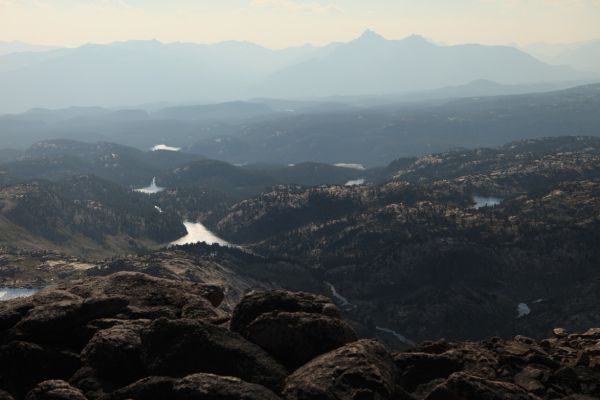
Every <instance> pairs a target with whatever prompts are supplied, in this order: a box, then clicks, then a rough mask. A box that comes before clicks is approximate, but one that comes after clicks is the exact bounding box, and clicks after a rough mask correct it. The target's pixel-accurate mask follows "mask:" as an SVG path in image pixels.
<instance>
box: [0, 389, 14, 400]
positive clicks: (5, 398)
mask: <svg viewBox="0 0 600 400" xmlns="http://www.w3.org/2000/svg"><path fill="white" fill-rule="evenodd" d="M0 400H15V399H14V397H12V396H11V395H10V393H8V392H5V391H4V390H2V389H0Z"/></svg>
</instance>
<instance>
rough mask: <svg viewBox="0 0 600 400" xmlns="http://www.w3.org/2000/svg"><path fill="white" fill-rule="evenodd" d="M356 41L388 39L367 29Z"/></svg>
mask: <svg viewBox="0 0 600 400" xmlns="http://www.w3.org/2000/svg"><path fill="white" fill-rule="evenodd" d="M356 40H360V41H385V40H386V39H385V38H384V37H383V36H381V35H380V34H379V33H377V32H375V31H372V30H370V29H367V30H366V31H364V32H363V34H362V35H360V37H359V38H358V39H356Z"/></svg>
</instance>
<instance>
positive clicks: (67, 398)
mask: <svg viewBox="0 0 600 400" xmlns="http://www.w3.org/2000/svg"><path fill="white" fill-rule="evenodd" d="M25 400H87V399H86V397H85V396H84V395H83V393H81V391H80V390H79V389H77V388H74V387H73V386H71V385H69V384H68V383H67V382H65V381H60V380H52V381H44V382H41V383H39V384H38V385H37V386H36V387H34V388H33V389H32V390H31V391H30V392H29V393H27V396H26V397H25Z"/></svg>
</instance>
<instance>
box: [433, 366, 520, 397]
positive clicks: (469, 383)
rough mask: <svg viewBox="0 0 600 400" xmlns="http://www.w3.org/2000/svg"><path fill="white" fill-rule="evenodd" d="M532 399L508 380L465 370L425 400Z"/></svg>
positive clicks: (440, 386) (453, 375)
mask: <svg viewBox="0 0 600 400" xmlns="http://www.w3.org/2000/svg"><path fill="white" fill-rule="evenodd" d="M472 399H477V400H506V399H511V400H531V397H529V395H528V394H527V392H526V391H525V390H523V389H521V388H520V387H519V386H517V385H514V384H512V383H508V382H499V381H492V380H489V379H484V378H479V377H476V376H473V375H469V374H466V373H464V372H457V373H455V374H452V375H451V376H450V377H449V378H448V379H447V380H446V381H445V382H444V383H442V384H440V385H439V386H437V387H436V388H435V389H434V390H433V391H432V392H431V393H430V394H429V395H428V396H427V397H426V398H425V400H472Z"/></svg>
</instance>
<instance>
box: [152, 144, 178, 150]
mask: <svg viewBox="0 0 600 400" xmlns="http://www.w3.org/2000/svg"><path fill="white" fill-rule="evenodd" d="M180 150H181V147H172V146H167V145H166V144H157V145H156V146H154V147H153V148H152V151H180Z"/></svg>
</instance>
